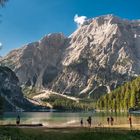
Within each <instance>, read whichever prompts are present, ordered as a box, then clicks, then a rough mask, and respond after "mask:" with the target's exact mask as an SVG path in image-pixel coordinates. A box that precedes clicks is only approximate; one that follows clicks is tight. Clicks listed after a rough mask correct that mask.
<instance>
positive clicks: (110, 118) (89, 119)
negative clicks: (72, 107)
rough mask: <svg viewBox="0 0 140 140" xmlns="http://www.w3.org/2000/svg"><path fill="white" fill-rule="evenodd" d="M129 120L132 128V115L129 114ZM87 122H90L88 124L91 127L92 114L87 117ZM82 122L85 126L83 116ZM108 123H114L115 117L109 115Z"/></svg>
mask: <svg viewBox="0 0 140 140" xmlns="http://www.w3.org/2000/svg"><path fill="white" fill-rule="evenodd" d="M128 121H129V124H130V128H132V118H131V115H130V116H129V118H128ZM87 123H88V126H89V127H91V123H92V118H91V116H89V117H88V118H87ZM80 124H81V126H82V127H83V125H84V121H83V118H81V120H80ZM107 124H108V125H111V126H113V125H114V118H113V117H112V116H110V117H107Z"/></svg>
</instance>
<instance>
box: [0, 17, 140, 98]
mask: <svg viewBox="0 0 140 140" xmlns="http://www.w3.org/2000/svg"><path fill="white" fill-rule="evenodd" d="M0 62H1V65H4V66H8V67H10V68H11V69H12V70H13V71H14V72H15V73H16V75H17V77H18V78H19V81H20V84H21V85H26V86H32V87H35V88H37V89H47V90H51V91H54V92H57V93H61V94H67V95H71V96H80V97H88V96H90V97H93V98H99V97H100V96H101V95H102V94H104V93H106V92H110V91H111V90H113V89H115V88H116V87H118V86H120V85H122V84H123V83H124V82H126V81H130V80H131V79H133V78H134V77H137V76H138V75H140V20H126V19H121V18H119V17H116V16H114V15H105V16H100V17H97V18H93V19H88V20H86V21H85V22H84V24H83V25H81V26H80V27H79V28H78V29H77V30H76V31H75V32H74V33H73V34H72V35H70V36H69V37H65V36H64V35H63V34H62V33H54V34H49V35H46V36H45V37H44V38H42V39H41V40H40V41H37V42H33V43H29V44H27V45H25V46H24V47H22V48H20V49H16V50H13V51H11V52H10V53H9V54H8V55H6V56H5V57H3V58H1V60H0Z"/></svg>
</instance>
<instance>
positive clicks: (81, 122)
mask: <svg viewBox="0 0 140 140" xmlns="http://www.w3.org/2000/svg"><path fill="white" fill-rule="evenodd" d="M80 124H81V127H83V118H81V121H80Z"/></svg>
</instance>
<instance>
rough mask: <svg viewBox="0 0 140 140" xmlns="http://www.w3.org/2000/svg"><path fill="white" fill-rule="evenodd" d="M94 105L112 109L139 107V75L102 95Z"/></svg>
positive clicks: (102, 108)
mask: <svg viewBox="0 0 140 140" xmlns="http://www.w3.org/2000/svg"><path fill="white" fill-rule="evenodd" d="M96 107H97V108H98V109H101V110H104V109H105V110H113V111H121V110H129V109H134V110H135V109H140V77H138V78H136V79H135V80H133V81H131V82H127V83H125V84H124V85H123V86H121V87H118V88H117V89H115V90H113V91H112V92H111V93H109V94H106V95H104V96H102V97H101V98H100V99H99V100H98V101H97V104H96Z"/></svg>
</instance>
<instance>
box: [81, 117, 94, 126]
mask: <svg viewBox="0 0 140 140" xmlns="http://www.w3.org/2000/svg"><path fill="white" fill-rule="evenodd" d="M91 122H92V118H91V116H89V117H88V118H87V123H88V126H89V127H91ZM80 124H81V126H82V127H83V124H84V121H83V118H81V121H80Z"/></svg>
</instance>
